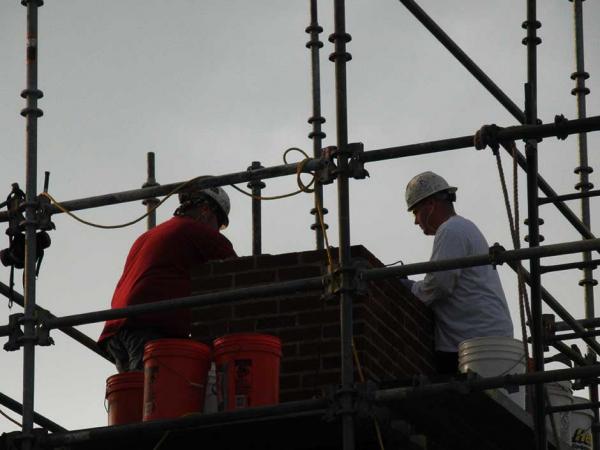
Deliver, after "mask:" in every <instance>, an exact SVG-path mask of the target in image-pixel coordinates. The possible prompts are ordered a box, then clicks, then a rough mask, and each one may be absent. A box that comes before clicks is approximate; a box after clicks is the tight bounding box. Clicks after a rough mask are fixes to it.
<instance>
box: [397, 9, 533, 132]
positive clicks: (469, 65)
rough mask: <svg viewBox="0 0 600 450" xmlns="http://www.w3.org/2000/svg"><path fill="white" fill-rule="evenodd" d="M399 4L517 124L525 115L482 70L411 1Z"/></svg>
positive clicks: (522, 120) (522, 121) (523, 120)
mask: <svg viewBox="0 0 600 450" xmlns="http://www.w3.org/2000/svg"><path fill="white" fill-rule="evenodd" d="M400 2H401V3H402V4H403V5H404V6H405V7H406V8H407V9H408V10H409V11H410V12H411V13H412V14H413V15H414V16H415V17H416V18H417V20H418V21H419V22H421V23H422V24H423V25H424V26H425V28H427V29H428V30H429V31H430V32H431V34H433V36H435V38H436V39H437V40H438V41H439V42H440V43H441V44H442V45H443V46H444V47H446V49H448V51H449V52H450V53H451V54H452V55H453V56H454V57H455V58H456V59H458V61H459V62H460V63H461V64H462V65H463V66H464V67H465V69H467V70H468V71H469V73H471V75H473V76H474V77H475V78H476V79H477V80H478V81H479V82H480V83H481V84H482V85H483V86H484V87H485V88H486V89H487V90H488V92H489V93H490V94H492V95H493V96H494V98H496V100H498V101H499V102H500V103H501V104H502V105H503V106H504V107H505V108H506V109H507V110H508V111H509V112H510V113H511V114H512V115H513V116H514V117H515V118H516V119H517V120H518V121H519V122H521V123H524V122H525V113H523V111H521V109H520V108H519V107H518V106H517V105H516V104H515V103H514V102H513V101H512V100H511V99H510V98H509V97H508V96H507V95H506V94H505V93H504V92H503V91H502V89H500V88H499V87H498V86H497V85H496V83H494V82H493V81H492V80H491V79H490V78H489V77H488V76H487V75H486V74H485V72H484V71H483V70H481V69H480V68H479V66H478V65H477V64H475V62H474V61H473V60H472V59H471V58H469V56H468V55H467V54H466V53H465V52H464V51H463V50H462V49H461V48H460V47H459V46H458V45H457V44H456V43H455V42H454V41H453V40H452V39H451V38H450V36H448V35H447V34H446V33H445V32H444V30H442V29H441V28H440V26H439V25H438V24H437V23H435V21H434V20H433V19H432V18H431V17H429V16H428V15H427V13H426V12H425V11H423V9H421V7H420V6H419V5H418V4H417V3H416V2H414V1H413V0H400Z"/></svg>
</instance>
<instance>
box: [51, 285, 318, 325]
mask: <svg viewBox="0 0 600 450" xmlns="http://www.w3.org/2000/svg"><path fill="white" fill-rule="evenodd" d="M322 287H323V279H322V278H321V277H312V278H304V279H301V280H294V281H285V282H281V283H272V284H268V285H263V286H253V287H248V288H240V289H230V290H227V291H220V292H213V293H210V294H201V295H192V296H189V297H182V298H174V299H170V300H162V301H159V302H153V303H146V304H143V305H133V306H128V307H127V308H117V309H105V310H101V311H95V312H89V313H83V314H75V315H72V316H65V317H56V318H52V319H43V320H42V323H43V326H44V327H46V328H48V329H50V330H51V329H55V328H62V327H65V326H77V325H85V324H89V323H96V322H102V321H105V320H111V319H122V318H125V317H135V316H139V315H142V314H149V313H158V312H163V311H171V310H175V309H183V308H197V307H202V306H211V305H215V304H223V303H231V302H235V301H238V300H247V299H250V298H253V297H274V296H277V295H283V294H294V293H299V292H306V291H309V290H317V289H321V288H322Z"/></svg>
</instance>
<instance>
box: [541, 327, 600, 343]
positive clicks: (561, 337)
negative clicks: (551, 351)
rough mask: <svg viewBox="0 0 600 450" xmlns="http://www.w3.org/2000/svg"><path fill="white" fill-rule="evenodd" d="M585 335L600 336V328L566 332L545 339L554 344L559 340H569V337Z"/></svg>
mask: <svg viewBox="0 0 600 450" xmlns="http://www.w3.org/2000/svg"><path fill="white" fill-rule="evenodd" d="M583 336H586V337H589V336H600V330H588V331H585V332H583V333H565V334H557V335H554V336H552V337H547V338H546V339H545V340H544V341H545V342H546V343H547V344H552V343H554V342H558V341H568V340H569V339H581V338H582V337H583Z"/></svg>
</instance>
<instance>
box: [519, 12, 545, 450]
mask: <svg viewBox="0 0 600 450" xmlns="http://www.w3.org/2000/svg"><path fill="white" fill-rule="evenodd" d="M539 27H541V23H540V22H539V21H538V20H537V2H536V0H527V20H526V21H525V22H523V28H525V29H526V30H527V37H525V39H524V40H523V44H525V45H526V46H527V83H526V84H525V105H526V107H525V116H526V122H527V124H529V125H535V124H536V123H537V121H538V114H537V45H538V44H539V43H540V42H541V39H540V38H538V36H537V29H538V28H539ZM537 151H538V150H537V140H535V139H529V140H528V141H527V143H526V145H525V158H526V159H527V213H528V234H529V247H530V248H534V247H538V246H539V244H540V229H539V206H538V204H537V197H538V180H537V175H538V155H537ZM529 267H530V278H531V283H530V299H531V315H532V318H531V321H532V322H533V323H532V324H531V336H532V339H533V344H532V350H533V352H532V353H533V364H534V368H535V371H536V372H543V370H544V330H543V324H542V292H541V283H542V280H541V275H542V274H541V270H540V259H539V258H532V259H531V260H530V261H529ZM544 408H545V398H544V385H543V384H542V383H536V384H535V387H534V396H533V421H534V425H535V427H534V428H535V436H536V440H535V441H536V446H537V448H538V450H546V449H547V448H548V442H547V437H546V419H545V411H544Z"/></svg>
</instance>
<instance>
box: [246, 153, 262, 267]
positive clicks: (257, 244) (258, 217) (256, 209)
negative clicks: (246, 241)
mask: <svg viewBox="0 0 600 450" xmlns="http://www.w3.org/2000/svg"><path fill="white" fill-rule="evenodd" d="M258 169H264V167H263V166H261V165H260V161H253V162H252V165H251V166H250V167H248V170H258ZM248 187H249V188H250V189H252V254H253V255H260V254H262V212H261V205H262V200H261V199H260V196H261V190H262V189H263V188H264V187H265V183H263V182H262V181H260V180H252V181H251V182H250V183H248Z"/></svg>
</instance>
